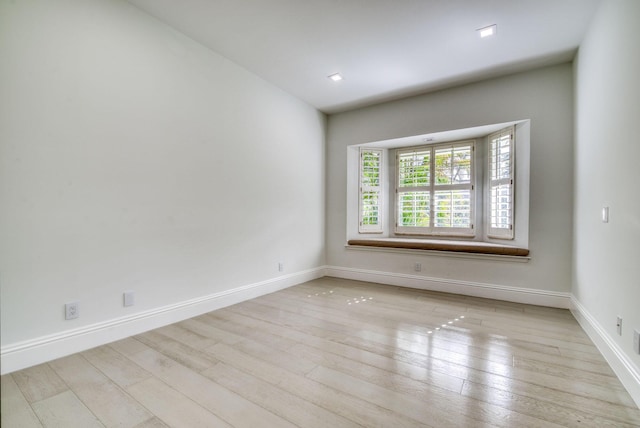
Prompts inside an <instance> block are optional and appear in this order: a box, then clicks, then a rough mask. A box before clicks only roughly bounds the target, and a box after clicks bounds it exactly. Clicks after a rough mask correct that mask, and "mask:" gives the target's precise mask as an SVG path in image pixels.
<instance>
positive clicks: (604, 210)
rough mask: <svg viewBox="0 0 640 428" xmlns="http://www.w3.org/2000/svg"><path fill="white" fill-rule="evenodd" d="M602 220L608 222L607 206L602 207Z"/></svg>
mask: <svg viewBox="0 0 640 428" xmlns="http://www.w3.org/2000/svg"><path fill="white" fill-rule="evenodd" d="M602 222H603V223H609V207H602Z"/></svg>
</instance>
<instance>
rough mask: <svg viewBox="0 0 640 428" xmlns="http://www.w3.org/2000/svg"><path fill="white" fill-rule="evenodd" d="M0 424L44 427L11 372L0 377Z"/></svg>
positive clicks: (25, 427)
mask: <svg viewBox="0 0 640 428" xmlns="http://www.w3.org/2000/svg"><path fill="white" fill-rule="evenodd" d="M0 385H1V389H0V426H4V427H21V428H36V427H42V424H41V423H40V420H39V419H38V417H37V416H36V414H35V413H34V412H33V409H32V408H31V406H30V405H29V403H28V402H27V400H26V398H24V395H22V392H21V391H20V388H18V385H17V384H16V383H15V381H14V380H13V377H12V376H11V375H10V374H7V375H3V376H2V377H1V378H0Z"/></svg>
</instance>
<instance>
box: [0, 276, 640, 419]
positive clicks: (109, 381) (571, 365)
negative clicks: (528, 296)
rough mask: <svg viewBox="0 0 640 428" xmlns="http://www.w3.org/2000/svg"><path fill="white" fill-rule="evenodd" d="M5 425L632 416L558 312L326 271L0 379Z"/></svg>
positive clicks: (622, 394)
mask: <svg viewBox="0 0 640 428" xmlns="http://www.w3.org/2000/svg"><path fill="white" fill-rule="evenodd" d="M1 398H2V427H3V428H5V427H6V428H9V427H20V428H23V427H32V426H33V427H40V426H46V427H64V428H67V427H82V428H85V427H94V426H96V427H102V426H107V427H112V426H113V427H116V426H117V427H164V426H172V427H173V426H175V427H228V426H234V427H295V426H298V427H330V428H337V427H356V426H366V427H394V428H395V427H417V426H420V427H422V426H432V427H482V426H500V427H559V426H562V427H587V426H590V427H605V426H615V427H627V426H636V427H637V426H640V410H638V408H637V407H636V406H635V404H634V403H633V401H632V399H631V397H630V396H629V395H628V394H627V392H626V391H625V390H624V388H623V387H622V385H621V384H620V382H619V381H618V379H617V378H616V377H615V375H614V374H613V372H612V371H611V369H610V368H609V366H608V365H607V363H606V362H605V361H604V360H603V358H602V356H601V355H600V354H599V352H598V351H597V349H596V348H595V347H594V345H593V344H592V343H591V341H590V340H589V339H588V337H587V336H586V335H585V333H584V332H583V331H582V330H581V328H580V327H579V326H578V324H577V323H576V321H575V320H574V319H573V318H572V316H571V314H570V313H569V312H568V311H566V310H560V309H551V308H543V307H537V306H528V305H521V304H515V303H507V302H500V301H494V300H486V299H479V298H472V297H464V296H455V295H449V294H444V293H434V292H427V291H421V290H411V289H403V288H397V287H392V286H382V285H376V284H369V283H363V282H356V281H346V280H338V279H333V278H323V279H319V280H315V281H312V282H309V283H306V284H303V285H299V286H296V287H292V288H289V289H287V290H283V291H280V292H277V293H274V294H270V295H267V296H263V297H260V298H257V299H254V300H251V301H247V302H244V303H241V304H238V305H235V306H231V307H228V308H225V309H221V310H218V311H215V312H211V313H209V314H206V315H202V316H199V317H196V318H193V319H190V320H187V321H183V322H180V323H177V324H173V325H170V326H167V327H163V328H160V329H157V330H154V331H150V332H147V333H145V334H141V335H139V336H135V337H132V338H128V339H125V340H122V341H119V342H115V343H112V344H110V345H106V346H101V347H99V348H95V349H92V350H89V351H86V352H82V353H80V354H76V355H72V356H69V357H66V358H62V359H59V360H56V361H52V362H50V363H48V364H42V365H39V366H36V367H32V368H29V369H25V370H22V371H19V372H15V373H12V374H10V375H5V376H2V397H1Z"/></svg>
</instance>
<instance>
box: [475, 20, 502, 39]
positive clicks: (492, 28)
mask: <svg viewBox="0 0 640 428" xmlns="http://www.w3.org/2000/svg"><path fill="white" fill-rule="evenodd" d="M476 31H477V32H478V34H480V37H481V38H483V39H484V38H485V37H489V36H493V35H494V34H496V32H497V31H498V26H497V25H496V24H493V25H489V26H488V27H484V28H480V29H478V30H476Z"/></svg>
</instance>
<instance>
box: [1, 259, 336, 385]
mask: <svg viewBox="0 0 640 428" xmlns="http://www.w3.org/2000/svg"><path fill="white" fill-rule="evenodd" d="M323 276H325V268H324V267H318V268H314V269H310V270H307V271H302V272H296V273H293V274H289V275H283V276H279V277H277V278H273V279H269V280H266V281H261V282H257V283H254V284H248V285H245V286H241V287H237V288H234V289H231V290H226V291H221V292H218V293H213V294H210V295H208V296H203V297H199V298H195V299H191V300H186V301H183V302H179V303H176V304H172V305H167V306H163V307H161V308H156V309H152V310H149V311H145V312H140V313H137V314H133V315H130V316H126V317H122V318H117V319H113V320H109V321H105V322H100V323H96V324H92V325H89V326H85V327H80V328H77V329H73V330H67V331H63V332H60V333H56V334H52V335H48V336H44V337H39V338H36V339H32V340H27V341H24V342H20V343H15V344H10V345H6V346H3V347H2V349H0V373H1V374H6V373H11V372H14V371H16V370H21V369H23V368H27V367H31V366H34V365H37V364H42V363H45V362H47V361H51V360H55V359H56V358H61V357H64V356H67V355H71V354H73V353H76V352H81V351H85V350H87V349H91V348H94V347H96V346H100V345H104V344H106V343H110V342H113V341H115V340H120V339H123V338H125V337H129V336H133V335H136V334H140V333H143V332H145V331H148V330H152V329H154V328H159V327H162V326H165V325H168V324H172V323H175V322H178V321H182V320H185V319H188V318H192V317H195V316H198V315H202V314H205V313H207V312H211V311H214V310H216V309H220V308H224V307H226V306H230V305H234V304H236V303H240V302H242V301H245V300H249V299H253V298H255V297H259V296H262V295H265V294H269V293H273V292H275V291H278V290H282V289H285V288H288V287H291V286H294V285H297V284H301V283H303V282H307V281H311V280H313V279H316V278H321V277H323Z"/></svg>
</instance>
